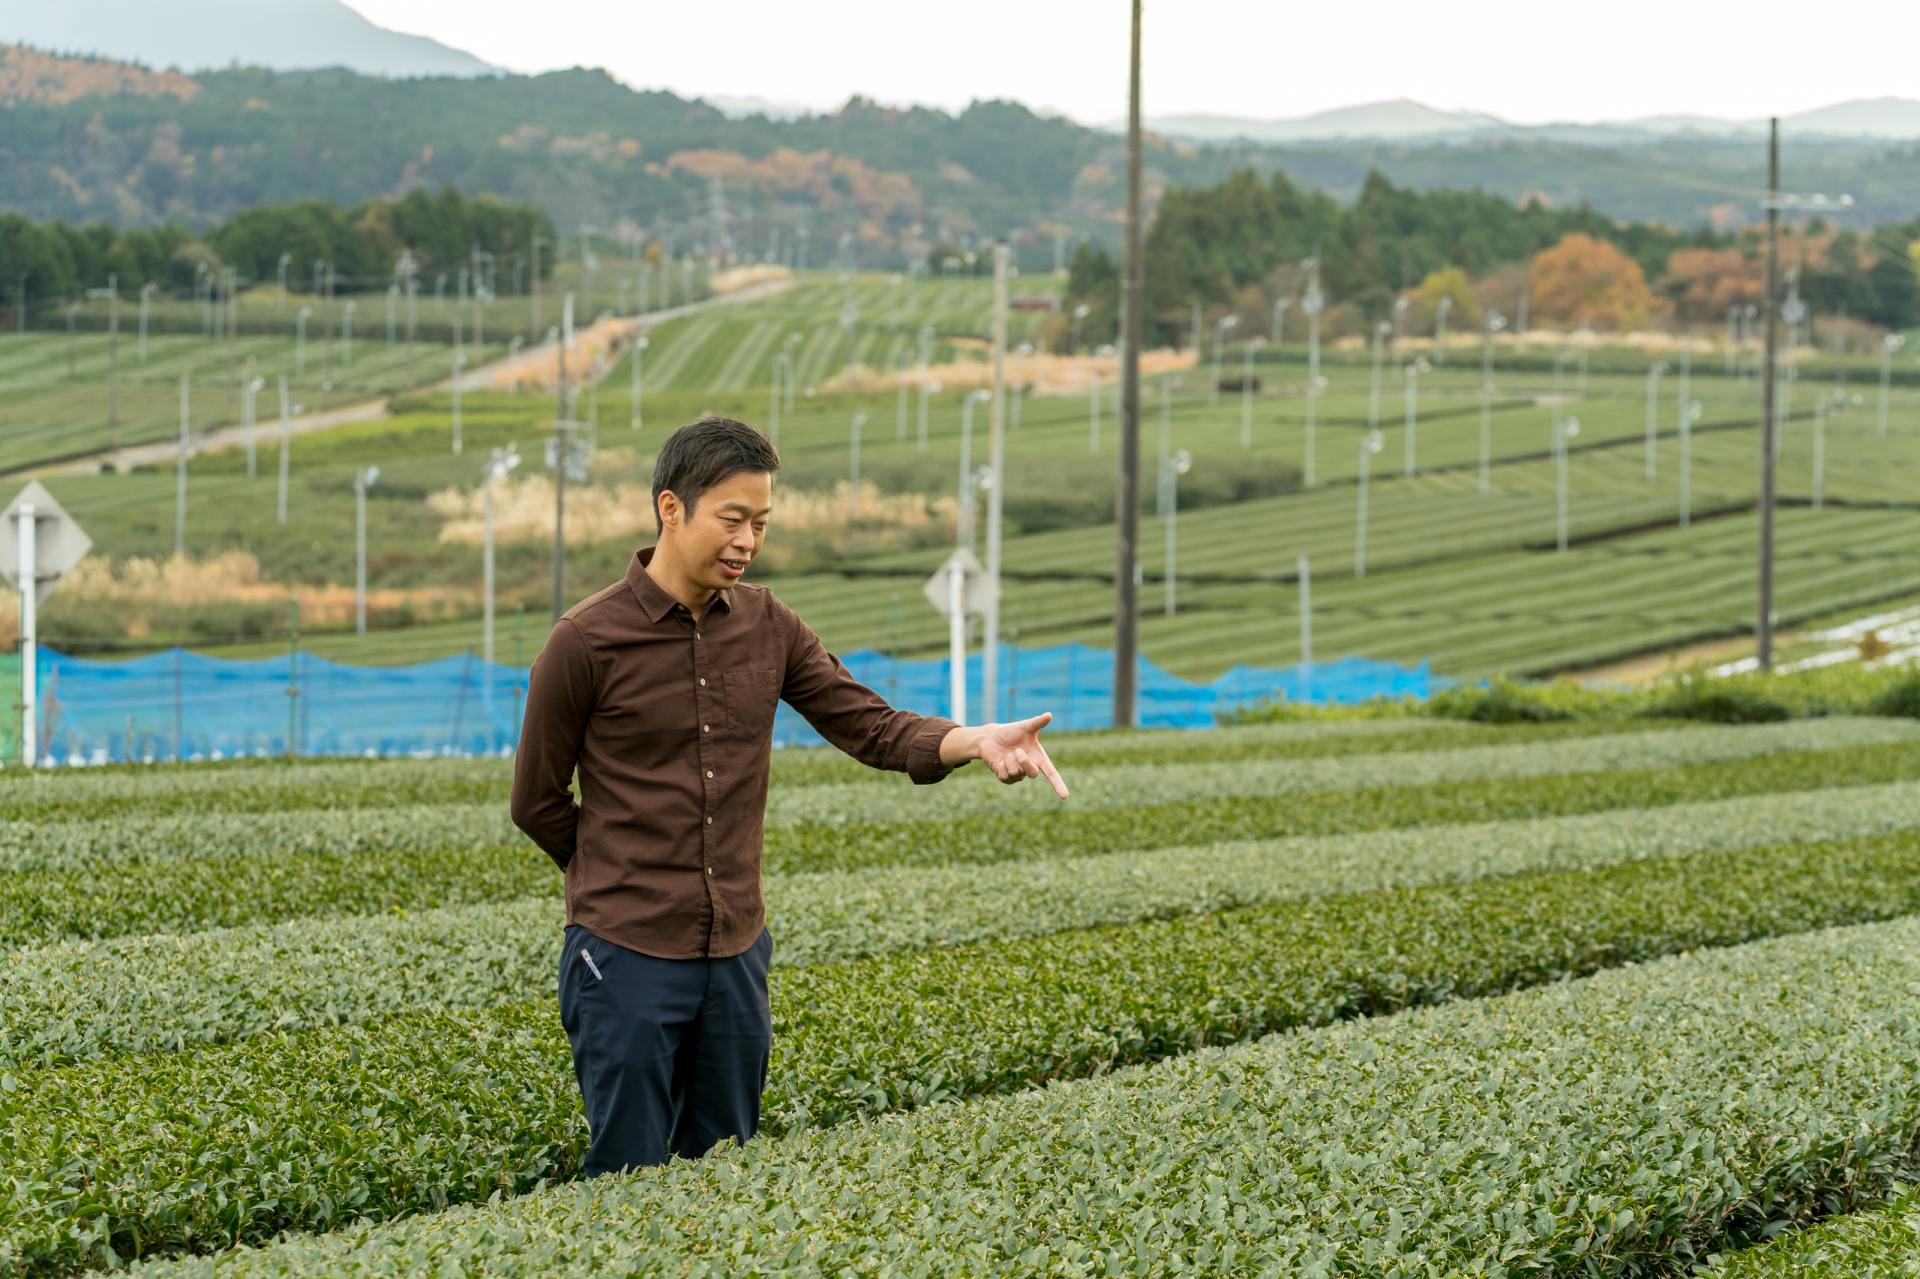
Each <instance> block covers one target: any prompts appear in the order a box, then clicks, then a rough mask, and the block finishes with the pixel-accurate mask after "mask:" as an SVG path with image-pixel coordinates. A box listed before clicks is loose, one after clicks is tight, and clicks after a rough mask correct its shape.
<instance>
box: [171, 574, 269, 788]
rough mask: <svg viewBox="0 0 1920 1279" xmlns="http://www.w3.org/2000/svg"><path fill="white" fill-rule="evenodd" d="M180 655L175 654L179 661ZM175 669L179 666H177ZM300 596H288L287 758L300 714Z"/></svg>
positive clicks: (176, 749) (176, 730)
mask: <svg viewBox="0 0 1920 1279" xmlns="http://www.w3.org/2000/svg"><path fill="white" fill-rule="evenodd" d="M179 657H180V655H179V654H178V653H175V654H174V660H175V662H176V663H177V662H178V661H179ZM174 669H175V671H176V672H177V671H178V670H179V667H178V666H177V665H176V666H175V668H174ZM299 681H300V597H299V596H298V595H289V596H287V758H288V759H292V758H293V746H294V739H295V736H296V733H297V730H298V726H299V722H300V720H299V715H300V682H299ZM173 757H174V759H175V760H178V759H179V758H180V714H179V702H178V700H177V699H176V701H175V703H174V720H173Z"/></svg>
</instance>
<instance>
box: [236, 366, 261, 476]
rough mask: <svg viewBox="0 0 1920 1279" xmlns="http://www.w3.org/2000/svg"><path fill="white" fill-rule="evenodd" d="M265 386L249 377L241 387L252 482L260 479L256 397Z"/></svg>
mask: <svg viewBox="0 0 1920 1279" xmlns="http://www.w3.org/2000/svg"><path fill="white" fill-rule="evenodd" d="M249 358H251V357H249ZM265 385H266V382H264V381H263V380H261V379H260V378H257V377H249V378H248V379H247V380H246V381H245V382H243V383H241V386H240V421H241V424H242V425H243V426H244V427H245V429H246V435H247V478H248V479H250V480H251V479H256V478H258V467H257V466H256V465H255V460H254V459H255V449H254V435H255V432H254V429H253V427H254V403H255V399H256V397H258V395H259V394H260V388H262V387H264V386H265Z"/></svg>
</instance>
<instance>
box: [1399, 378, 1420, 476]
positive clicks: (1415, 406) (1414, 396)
mask: <svg viewBox="0 0 1920 1279" xmlns="http://www.w3.org/2000/svg"><path fill="white" fill-rule="evenodd" d="M1419 426H1420V366H1419V365H1417V364H1409V365H1407V438H1406V441H1405V443H1406V458H1405V463H1406V464H1405V466H1404V467H1402V468H1401V469H1402V470H1403V471H1404V472H1405V473H1406V474H1407V475H1412V474H1413V472H1414V466H1413V438H1414V432H1415V431H1416V430H1418V429H1419Z"/></svg>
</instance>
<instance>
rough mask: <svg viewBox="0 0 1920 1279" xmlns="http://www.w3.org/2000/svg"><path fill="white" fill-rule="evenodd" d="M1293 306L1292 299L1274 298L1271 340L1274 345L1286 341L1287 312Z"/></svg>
mask: <svg viewBox="0 0 1920 1279" xmlns="http://www.w3.org/2000/svg"><path fill="white" fill-rule="evenodd" d="M1292 306H1293V299H1292V298H1276V299H1275V300H1274V303H1273V340H1274V343H1275V345H1278V344H1279V343H1281V342H1284V341H1286V332H1287V312H1288V311H1289V310H1290V309H1291V308H1292Z"/></svg>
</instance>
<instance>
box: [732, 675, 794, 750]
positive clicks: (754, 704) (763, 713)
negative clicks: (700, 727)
mask: <svg viewBox="0 0 1920 1279" xmlns="http://www.w3.org/2000/svg"><path fill="white" fill-rule="evenodd" d="M722 683H723V687H724V688H725V689H726V695H727V716H728V718H729V721H730V722H731V723H732V725H733V731H734V732H736V733H738V734H740V735H742V736H744V737H761V736H764V735H766V734H767V733H769V732H771V731H772V730H773V712H774V708H775V707H776V706H777V705H778V704H779V702H780V684H781V674H780V671H779V670H778V669H777V668H775V667H771V666H764V667H747V668H744V669H742V670H734V671H727V672H725V673H724V676H723V681H722Z"/></svg>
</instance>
